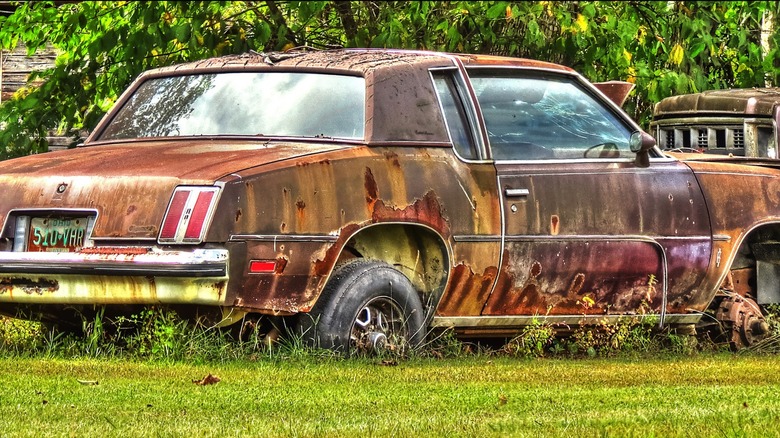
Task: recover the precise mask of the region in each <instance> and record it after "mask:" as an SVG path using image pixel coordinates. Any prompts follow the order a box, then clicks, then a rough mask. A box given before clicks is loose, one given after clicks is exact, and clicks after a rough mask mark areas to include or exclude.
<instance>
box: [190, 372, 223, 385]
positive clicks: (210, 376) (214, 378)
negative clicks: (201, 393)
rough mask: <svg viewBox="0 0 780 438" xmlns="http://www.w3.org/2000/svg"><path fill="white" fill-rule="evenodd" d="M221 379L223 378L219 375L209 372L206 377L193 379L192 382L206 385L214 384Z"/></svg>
mask: <svg viewBox="0 0 780 438" xmlns="http://www.w3.org/2000/svg"><path fill="white" fill-rule="evenodd" d="M221 380H222V379H220V378H219V377H217V376H215V375H213V374H211V373H209V374H208V375H207V376H206V377H204V378H202V379H200V380H193V381H192V383H194V384H196V385H200V386H204V385H213V384H215V383H218V382H220V381H221Z"/></svg>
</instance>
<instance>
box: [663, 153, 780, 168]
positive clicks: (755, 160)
mask: <svg viewBox="0 0 780 438" xmlns="http://www.w3.org/2000/svg"><path fill="white" fill-rule="evenodd" d="M664 153H665V154H667V155H669V156H672V157H675V158H677V159H678V160H681V161H685V162H708V163H728V164H739V165H742V166H755V167H769V168H773V169H780V159H777V158H761V157H732V156H728V155H720V154H704V153H687V152H668V151H665V152H664Z"/></svg>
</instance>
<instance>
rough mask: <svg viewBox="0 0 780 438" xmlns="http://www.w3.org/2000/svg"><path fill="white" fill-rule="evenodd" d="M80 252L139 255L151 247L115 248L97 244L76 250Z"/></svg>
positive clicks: (145, 252)
mask: <svg viewBox="0 0 780 438" xmlns="http://www.w3.org/2000/svg"><path fill="white" fill-rule="evenodd" d="M76 252H78V253H80V254H100V255H117V254H122V255H139V254H147V253H148V252H149V248H138V247H121V248H114V247H105V246H95V247H90V248H81V249H79V250H78V251H76Z"/></svg>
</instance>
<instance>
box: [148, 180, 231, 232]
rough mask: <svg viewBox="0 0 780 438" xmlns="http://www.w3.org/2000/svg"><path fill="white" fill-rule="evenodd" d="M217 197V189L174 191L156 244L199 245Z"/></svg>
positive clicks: (197, 188) (199, 188) (186, 188)
mask: <svg viewBox="0 0 780 438" xmlns="http://www.w3.org/2000/svg"><path fill="white" fill-rule="evenodd" d="M218 194H219V188H218V187H177V188H176V190H175V191H174V192H173V196H172V197H171V202H170V204H169V205H168V211H167V212H166V213H165V219H164V220H163V223H162V227H160V236H159V238H158V239H157V240H158V242H160V243H201V242H202V241H203V235H204V234H205V232H206V228H207V227H208V224H209V222H210V221H211V216H212V214H213V211H214V207H215V206H216V200H217V197H218Z"/></svg>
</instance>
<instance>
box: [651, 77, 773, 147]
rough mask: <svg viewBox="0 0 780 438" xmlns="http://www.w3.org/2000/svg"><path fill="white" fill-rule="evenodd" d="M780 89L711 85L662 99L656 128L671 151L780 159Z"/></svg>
mask: <svg viewBox="0 0 780 438" xmlns="http://www.w3.org/2000/svg"><path fill="white" fill-rule="evenodd" d="M778 103H780V88H747V89H728V90H709V91H704V92H701V93H693V94H682V95H679V96H671V97H667V98H666V99H663V100H661V101H660V102H658V103H657V104H656V105H655V108H654V110H653V121H652V122H651V123H650V131H651V133H652V134H653V136H654V137H655V138H656V139H657V140H658V144H659V145H660V146H661V147H663V148H664V149H666V150H682V151H698V152H704V153H711V154H721V155H733V156H747V157H767V158H778V156H777V145H778V130H777V123H778V120H780V107H779V106H778Z"/></svg>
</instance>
